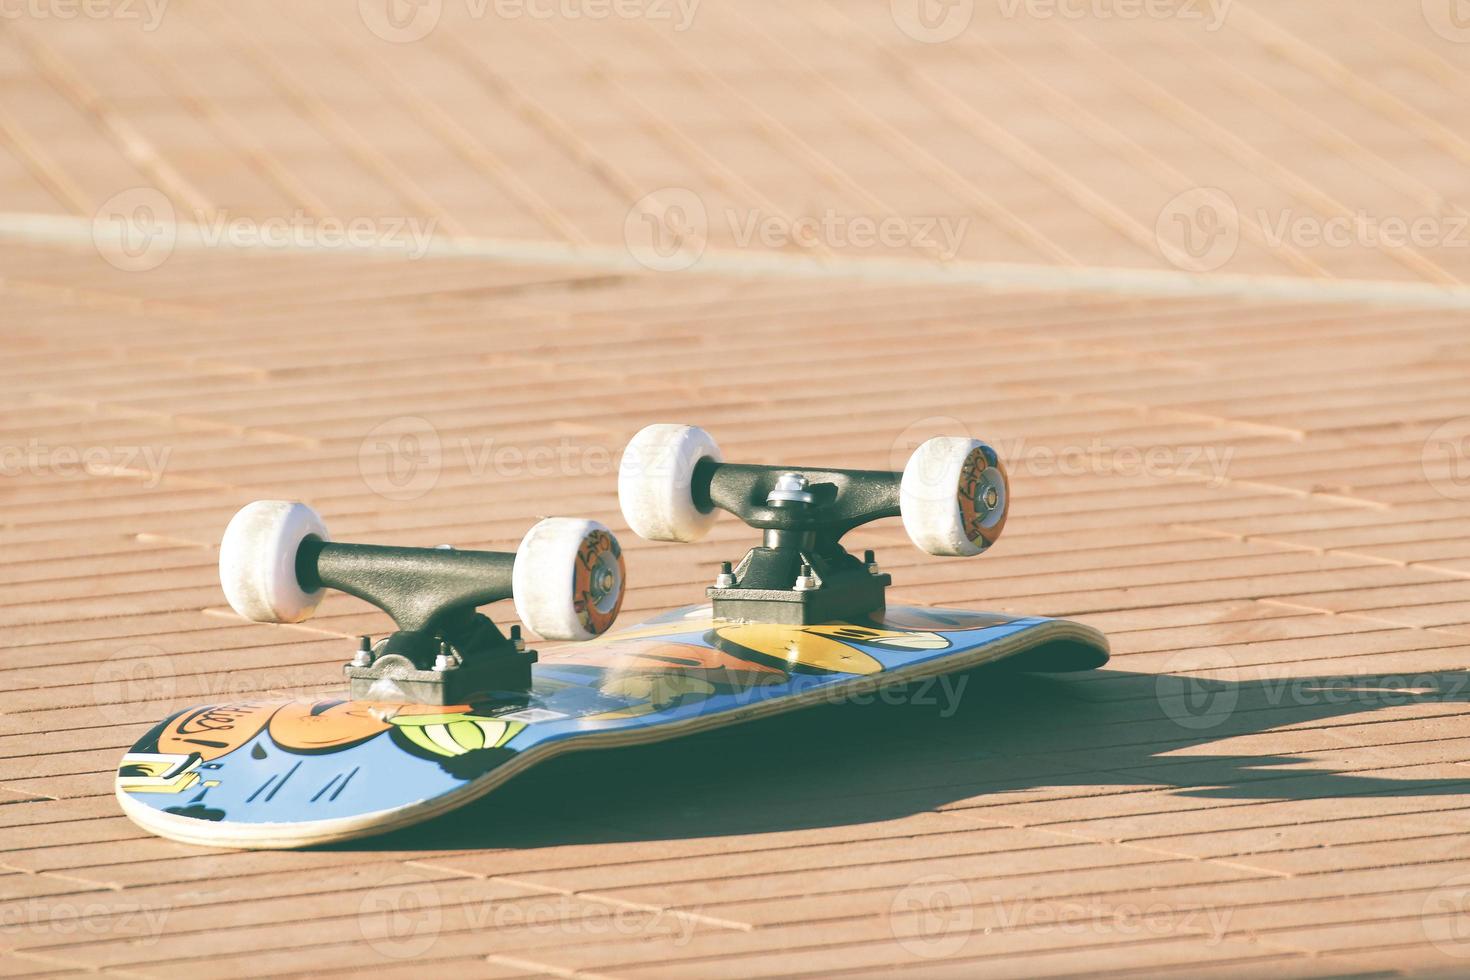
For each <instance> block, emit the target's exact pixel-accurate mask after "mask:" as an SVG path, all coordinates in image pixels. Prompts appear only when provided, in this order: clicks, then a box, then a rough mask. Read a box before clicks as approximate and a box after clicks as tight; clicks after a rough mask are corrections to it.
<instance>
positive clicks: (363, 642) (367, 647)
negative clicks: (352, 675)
mask: <svg viewBox="0 0 1470 980" xmlns="http://www.w3.org/2000/svg"><path fill="white" fill-rule="evenodd" d="M372 665H373V638H372V637H371V636H364V637H362V638H361V639H359V640H358V641H357V654H356V656H354V657H353V658H352V666H354V667H371V666H372Z"/></svg>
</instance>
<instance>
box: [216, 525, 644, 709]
mask: <svg viewBox="0 0 1470 980" xmlns="http://www.w3.org/2000/svg"><path fill="white" fill-rule="evenodd" d="M623 580H624V575H623V562H622V551H621V549H620V548H619V547H618V543H617V540H616V539H615V538H614V537H613V536H612V532H610V531H608V530H607V528H605V527H603V526H602V525H601V524H598V523H596V522H595V521H583V520H574V519H570V518H548V519H546V520H543V521H541V522H540V523H538V524H536V525H535V526H534V527H533V528H531V530H530V531H529V532H527V534H526V536H525V538H524V539H523V540H522V542H521V545H520V547H519V548H518V549H517V550H516V551H515V552H498V551H458V550H455V549H453V548H449V547H447V546H444V547H439V548H400V547H387V546H382V545H371V544H344V543H341V542H335V541H332V540H330V538H329V536H328V534H327V530H326V526H325V525H324V524H323V523H322V520H321V518H320V517H319V516H317V514H316V513H315V511H313V510H312V509H311V508H310V507H307V506H306V505H305V504H301V503H292V502H288V501H275V500H263V501H256V502H255V503H253V504H249V505H247V506H246V507H245V508H243V509H242V510H241V511H240V512H239V513H237V514H236V515H235V517H234V519H233V520H231V521H230V525H229V527H228V528H227V529H226V531H225V536H224V541H223V542H222V544H221V546H220V581H221V584H222V585H223V586H224V590H225V594H226V596H227V597H228V598H229V600H230V605H231V606H232V607H234V609H235V611H236V612H238V613H240V615H242V616H244V617H246V618H247V619H252V620H255V621H257V622H274V623H296V622H301V621H303V620H305V619H306V618H308V617H309V616H310V615H311V614H312V613H313V612H314V611H315V609H316V606H317V604H318V603H319V602H320V601H321V599H322V596H323V595H324V594H325V590H326V589H328V588H331V589H336V590H337V591H339V592H345V593H347V594H349V595H354V596H357V597H358V598H360V599H364V600H366V601H367V602H370V603H372V604H373V605H375V606H377V607H378V608H379V609H382V610H383V611H384V612H386V613H388V615H389V616H391V617H392V618H393V621H394V623H395V624H397V626H398V629H397V630H396V631H395V632H393V633H389V634H388V635H386V636H384V637H381V638H380V639H378V640H377V641H376V642H374V641H373V639H372V638H371V637H370V636H364V637H362V638H361V640H360V643H359V647H358V650H357V652H356V654H355V655H354V656H353V658H352V660H351V662H349V663H348V664H346V665H345V666H344V668H343V671H344V673H345V674H346V675H347V678H348V680H349V682H350V687H351V692H350V693H351V697H352V698H353V699H354V700H362V701H386V702H399V703H409V704H425V705H455V704H465V703H468V702H469V701H470V700H471V699H476V698H479V699H483V698H485V697H490V696H496V697H508V698H513V697H515V696H517V695H524V693H525V692H526V691H527V690H529V689H530V686H531V664H533V663H535V662H536V652H535V651H534V650H529V649H527V648H526V644H525V642H524V641H523V640H522V639H521V628H520V626H512V627H511V628H510V633H509V635H506V634H504V633H502V632H501V631H500V629H499V628H498V627H496V625H495V623H494V622H493V621H491V619H490V618H489V617H488V616H485V615H483V614H482V613H479V612H477V611H476V610H477V609H478V607H480V606H483V605H488V604H490V603H492V602H497V601H500V600H502V599H513V600H514V601H515V605H516V611H517V613H518V614H519V616H520V618H521V620H522V622H524V623H525V624H526V625H527V626H529V627H531V628H532V629H534V630H535V631H536V632H538V633H539V634H541V636H543V637H545V638H546V639H551V640H584V639H590V638H591V637H593V636H596V635H598V634H599V633H602V632H603V631H604V630H606V629H607V628H608V627H609V626H611V625H612V623H613V620H614V619H616V617H617V612H618V607H619V605H620V604H621V602H622V589H623Z"/></svg>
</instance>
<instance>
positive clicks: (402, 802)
mask: <svg viewBox="0 0 1470 980" xmlns="http://www.w3.org/2000/svg"><path fill="white" fill-rule="evenodd" d="M618 491H619V498H620V502H621V505H622V510H623V515H624V517H625V519H626V520H627V522H628V524H629V526H630V527H631V528H632V529H633V530H634V531H635V532H636V533H637V534H639V535H640V536H642V537H645V538H650V539H654V540H664V541H694V540H698V539H699V538H700V537H702V536H703V535H704V534H705V533H707V532H708V530H709V528H710V526H711V524H712V523H713V521H714V518H715V516H716V511H717V510H725V511H728V512H730V513H733V514H735V515H736V516H738V517H740V518H741V519H742V520H744V521H745V522H746V523H748V524H750V525H751V526H753V527H756V528H760V529H761V530H762V532H763V540H762V543H761V544H760V545H758V546H757V547H754V548H752V549H750V551H749V552H748V553H747V554H746V555H745V557H744V558H743V559H742V560H741V561H740V562H739V563H738V564H732V563H728V562H727V563H723V564H722V565H721V568H720V571H719V573H718V575H717V576H716V578H715V582H714V584H713V585H712V586H710V587H709V588H708V589H706V597H707V599H708V601H707V602H705V603H700V604H697V605H692V606H686V607H684V608H681V609H676V610H673V611H671V612H668V613H665V614H663V615H660V616H657V617H655V618H654V619H652V620H650V621H648V622H646V623H644V624H642V625H639V626H635V627H632V628H628V629H623V630H619V631H617V632H613V633H606V632H605V631H606V630H607V629H608V627H609V626H610V625H611V624H612V622H613V620H614V618H615V617H616V615H617V612H618V607H619V604H620V603H621V598H622V589H623V581H624V573H623V561H622V553H621V550H620V548H619V546H618V543H617V541H616V540H615V539H614V537H613V536H612V534H611V533H610V532H609V531H608V530H607V529H606V528H604V527H602V526H601V525H599V524H596V523H595V522H591V521H576V520H570V519H565V518H553V519H549V520H546V521H542V522H541V523H540V524H537V525H536V526H535V527H533V528H532V529H531V531H530V532H529V533H528V534H527V535H526V538H525V540H524V541H523V542H522V543H521V546H520V548H519V549H518V550H517V551H516V553H514V554H505V553H496V552H473V551H455V550H453V549H415V548H384V547H377V546H373V545H357V544H339V543H335V542H331V541H330V540H329V538H328V535H327V533H326V529H325V527H324V526H323V525H322V523H321V521H320V519H319V518H317V516H316V515H315V514H314V513H313V512H312V511H311V510H310V509H309V508H307V507H305V505H302V504H293V503H285V502H278V501H266V502H257V503H255V504H251V505H249V506H248V507H246V508H245V509H244V510H242V511H241V512H240V513H239V514H237V515H236V517H235V519H234V520H233V521H231V523H230V527H229V528H228V529H227V531H226V534H225V538H224V541H223V543H222V545H221V551H220V569H221V580H222V584H223V585H224V588H225V592H226V595H227V597H228V598H229V600H230V603H231V605H232V606H233V607H234V608H235V609H236V611H237V612H239V613H241V614H242V615H244V616H245V617H247V618H249V619H254V620H257V621H265V622H296V621H300V620H302V619H305V618H306V617H307V616H309V615H310V614H311V612H312V611H313V610H314V608H315V606H316V604H317V603H318V602H319V601H320V599H321V596H322V593H323V590H324V589H326V588H335V589H338V590H341V591H344V592H349V593H351V594H353V595H357V596H359V597H361V598H364V599H367V600H368V601H370V602H372V603H374V604H376V605H378V606H379V607H381V608H383V609H384V610H386V611H387V612H389V613H390V614H391V615H392V616H393V618H394V620H395V622H396V623H397V625H398V627H399V629H398V630H397V631H396V632H394V633H391V634H389V635H387V636H385V637H382V638H379V639H377V640H376V641H374V640H372V638H370V637H364V638H363V640H362V644H361V647H360V648H359V649H358V651H357V652H356V655H355V656H354V657H353V658H352V660H351V662H349V663H348V664H347V665H346V666H345V668H344V671H345V673H346V675H347V679H348V683H349V691H348V693H347V695H346V696H344V697H343V698H341V699H326V700H310V699H298V700H260V701H235V702H220V703H215V704H209V705H200V706H197V707H192V708H189V709H186V710H184V711H180V712H178V713H177V714H174V715H173V716H171V717H169V718H167V719H165V720H164V721H163V722H161V723H160V724H159V725H157V726H156V727H155V728H154V729H153V730H152V731H150V732H149V733H148V734H147V735H146V736H144V737H143V738H142V739H141V740H140V741H139V742H138V743H137V744H136V745H134V747H133V749H132V750H131V751H130V752H128V753H127V755H126V756H125V757H124V759H123V760H122V763H121V765H120V766H119V768H118V773H117V796H118V799H119V801H120V802H121V804H122V807H123V809H124V811H125V812H126V813H127V814H128V816H130V817H131V818H132V819H133V820H134V821H136V822H137V823H138V824H139V825H141V826H143V827H144V828H146V829H148V830H150V831H153V832H155V833H158V834H161V835H163V836H165V837H170V838H173V839H175V840H181V841H186V842H190V843H200V844H213V845H220V846H239V847H300V846H306V845H311V844H321V843H328V842H332V841H340V840H348V839H352V838H357V837H364V836H368V835H371V834H378V833H383V832H386V831H390V830H395V829H398V828H401V827H405V826H408V825H410V824H414V823H418V822H420V821H422V820H426V819H428V818H430V817H433V816H436V815H438V814H442V813H446V812H448V811H450V810H453V809H455V808H457V807H460V806H463V805H464V804H466V803H468V802H470V801H471V800H474V799H477V798H479V797H481V796H484V795H485V794H487V793H489V792H490V791H491V790H493V789H494V788H495V787H497V786H499V785H500V784H501V783H504V782H505V781H506V780H508V779H510V778H511V777H512V776H514V775H515V774H516V773H518V772H521V771H523V770H524V769H526V768H527V767H529V766H531V765H534V764H535V763H536V762H537V761H538V760H540V759H544V758H548V757H550V756H553V755H556V754H558V753H560V752H564V751H570V750H574V749H584V748H613V747H617V746H623V745H633V744H638V743H644V742H655V741H661V740H664V739H668V738H674V737H677V736H679V735H684V734H688V733H692V732H697V731H702V730H705V729H710V728H717V727H720V726H723V725H731V724H735V723H737V722H742V721H747V720H751V719H754V718H759V717H763V716H765V715H770V714H776V713H778V712H783V711H788V710H792V709H794V708H799V707H802V706H804V705H809V704H814V703H820V702H824V701H831V700H840V699H843V698H850V697H853V696H855V695H859V694H862V693H866V692H870V691H873V690H876V689H878V688H883V687H890V686H896V685H901V684H907V683H911V682H914V681H920V680H923V679H927V678H931V677H935V676H938V675H941V674H948V673H954V672H957V671H964V670H969V669H971V668H974V667H978V666H980V665H983V664H987V663H993V662H997V661H1006V663H1007V664H1008V665H1009V666H1011V667H1014V668H1016V669H1020V670H1027V671H1077V670H1088V669H1091V668H1094V667H1097V666H1100V665H1102V664H1103V663H1105V662H1106V661H1107V658H1108V649H1107V641H1106V640H1105V639H1104V638H1103V636H1102V635H1101V634H1100V633H1098V632H1097V631H1095V630H1093V629H1091V628H1089V627H1086V626H1083V625H1081V624H1078V623H1072V622H1068V621H1065V620H1056V619H1046V618H1039V617H1011V616H1004V615H996V614H990V613H977V612H970V611H966V610H958V609H941V608H933V607H913V606H892V605H888V604H887V603H886V602H885V601H884V593H885V589H886V587H887V586H888V585H889V583H890V582H891V579H890V577H889V576H888V575H887V574H885V573H884V572H882V570H881V569H880V568H879V566H878V565H877V563H876V562H875V560H874V558H873V555H872V553H871V552H869V553H867V554H865V555H864V556H863V557H862V558H857V557H856V556H853V555H850V554H848V553H847V552H846V551H845V550H844V549H843V548H842V546H841V544H840V538H841V537H842V535H843V534H844V533H846V532H847V531H848V530H851V529H852V528H854V527H856V526H858V525H861V524H864V523H867V522H868V521H872V520H876V519H879V518H883V517H894V516H897V517H901V518H902V519H903V523H904V527H905V529H906V530H907V531H908V533H909V536H910V538H911V539H912V540H913V542H914V543H915V544H916V545H917V546H918V547H919V548H920V549H922V550H924V551H927V552H929V553H931V554H936V555H954V556H965V555H976V554H979V553H981V552H983V551H984V550H986V549H987V548H988V547H989V546H990V545H991V543H993V542H994V541H995V539H996V537H997V536H998V535H999V534H1000V531H1001V529H1002V527H1003V526H1004V523H1005V518H1006V513H1007V509H1008V502H1009V501H1008V486H1007V483H1006V478H1005V473H1004V470H1003V468H1002V466H1001V464H1000V461H999V459H998V457H997V456H996V454H995V452H994V450H992V449H991V448H990V447H989V446H987V445H985V444H984V443H981V442H979V441H976V440H969V439H953V438H945V437H941V438H938V439H931V440H930V441H929V442H926V443H924V444H923V445H922V446H920V447H919V449H918V450H916V451H915V453H914V455H913V457H912V458H911V459H910V460H909V463H908V465H907V466H906V467H905V469H904V471H903V472H902V473H901V474H900V473H890V472H881V471H860V470H833V469H819V468H813V467H776V466H758V465H750V464H734V463H725V462H723V460H722V457H721V454H720V451H719V448H718V447H717V446H716V445H715V443H714V441H713V440H712V439H711V438H710V437H709V436H708V435H707V434H706V433H704V432H703V431H702V430H700V429H696V428H693V427H690V426H674V425H653V426H649V427H648V428H646V429H644V430H643V431H642V432H640V433H638V435H637V436H636V437H635V438H634V439H633V441H632V442H631V443H630V444H629V446H628V448H627V451H626V452H625V453H624V457H623V461H622V464H621V468H620V471H619V481H618ZM505 598H512V599H513V600H514V602H515V607H516V611H517V614H518V616H519V617H520V619H521V621H522V623H523V624H525V625H526V626H527V627H529V628H530V629H532V630H534V631H535V632H537V633H539V634H540V635H541V636H542V637H543V638H546V639H555V640H574V641H587V642H578V643H573V644H568V645H564V646H559V647H556V648H552V649H549V650H548V651H547V652H546V653H545V654H544V655H541V656H539V657H538V655H537V654H536V653H535V652H534V651H530V650H528V649H527V648H526V645H525V643H524V642H523V641H522V639H521V638H520V633H519V628H518V627H514V628H512V629H511V631H510V634H509V635H503V634H501V633H500V631H499V630H498V629H497V628H496V627H495V625H494V624H493V623H492V622H491V621H490V620H489V619H488V618H486V617H484V616H483V615H481V614H480V613H478V612H476V609H477V607H479V606H482V605H485V604H487V603H490V602H494V601H496V600H499V599H505Z"/></svg>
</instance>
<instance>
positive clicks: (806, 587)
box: [792, 565, 817, 592]
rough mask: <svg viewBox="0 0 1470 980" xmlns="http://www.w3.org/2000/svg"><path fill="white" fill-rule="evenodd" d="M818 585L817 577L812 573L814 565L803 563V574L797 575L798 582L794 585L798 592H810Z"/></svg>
mask: <svg viewBox="0 0 1470 980" xmlns="http://www.w3.org/2000/svg"><path fill="white" fill-rule="evenodd" d="M816 587H817V577H816V575H814V574H812V566H810V565H802V566H801V574H800V575H798V576H796V584H795V585H793V586H792V588H793V589H795V590H796V591H797V592H810V591H811V590H812V589H815V588H816Z"/></svg>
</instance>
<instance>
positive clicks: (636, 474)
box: [618, 423, 724, 541]
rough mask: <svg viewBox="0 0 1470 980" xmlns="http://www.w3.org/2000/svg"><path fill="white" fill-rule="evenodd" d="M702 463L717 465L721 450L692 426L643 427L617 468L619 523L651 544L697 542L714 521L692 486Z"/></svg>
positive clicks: (706, 433) (711, 513) (712, 515)
mask: <svg viewBox="0 0 1470 980" xmlns="http://www.w3.org/2000/svg"><path fill="white" fill-rule="evenodd" d="M702 459H712V460H714V461H715V462H717V463H718V462H721V461H722V460H723V459H724V457H723V456H722V455H721V454H720V447H719V446H717V445H716V444H715V441H714V439H712V438H711V437H710V434H709V433H708V432H705V431H704V430H703V429H700V428H696V427H695V426H692V425H668V424H664V423H659V424H657V425H650V426H646V427H645V428H643V429H642V430H641V431H640V432H639V433H638V434H637V435H636V436H634V437H633V439H632V441H630V442H629V443H628V448H627V449H625V450H623V461H622V463H621V465H620V466H619V467H618V503H619V504H620V505H621V506H622V508H623V519H624V520H625V521H627V522H628V526H629V527H630V528H632V529H633V533H634V534H637V535H638V536H639V537H640V538H647V539H648V540H650V541H698V540H699V539H700V538H702V537H704V536H705V535H706V534H708V533H709V529H710V528H711V527H713V526H714V523H715V516H716V513H715V509H714V508H713V507H711V508H710V509H709V510H708V511H702V510H700V509H699V507H698V505H696V504H695V502H694V495H693V493H692V491H691V487H692V484H693V481H694V468H695V467H696V466H698V465H699V461H700V460H702Z"/></svg>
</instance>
